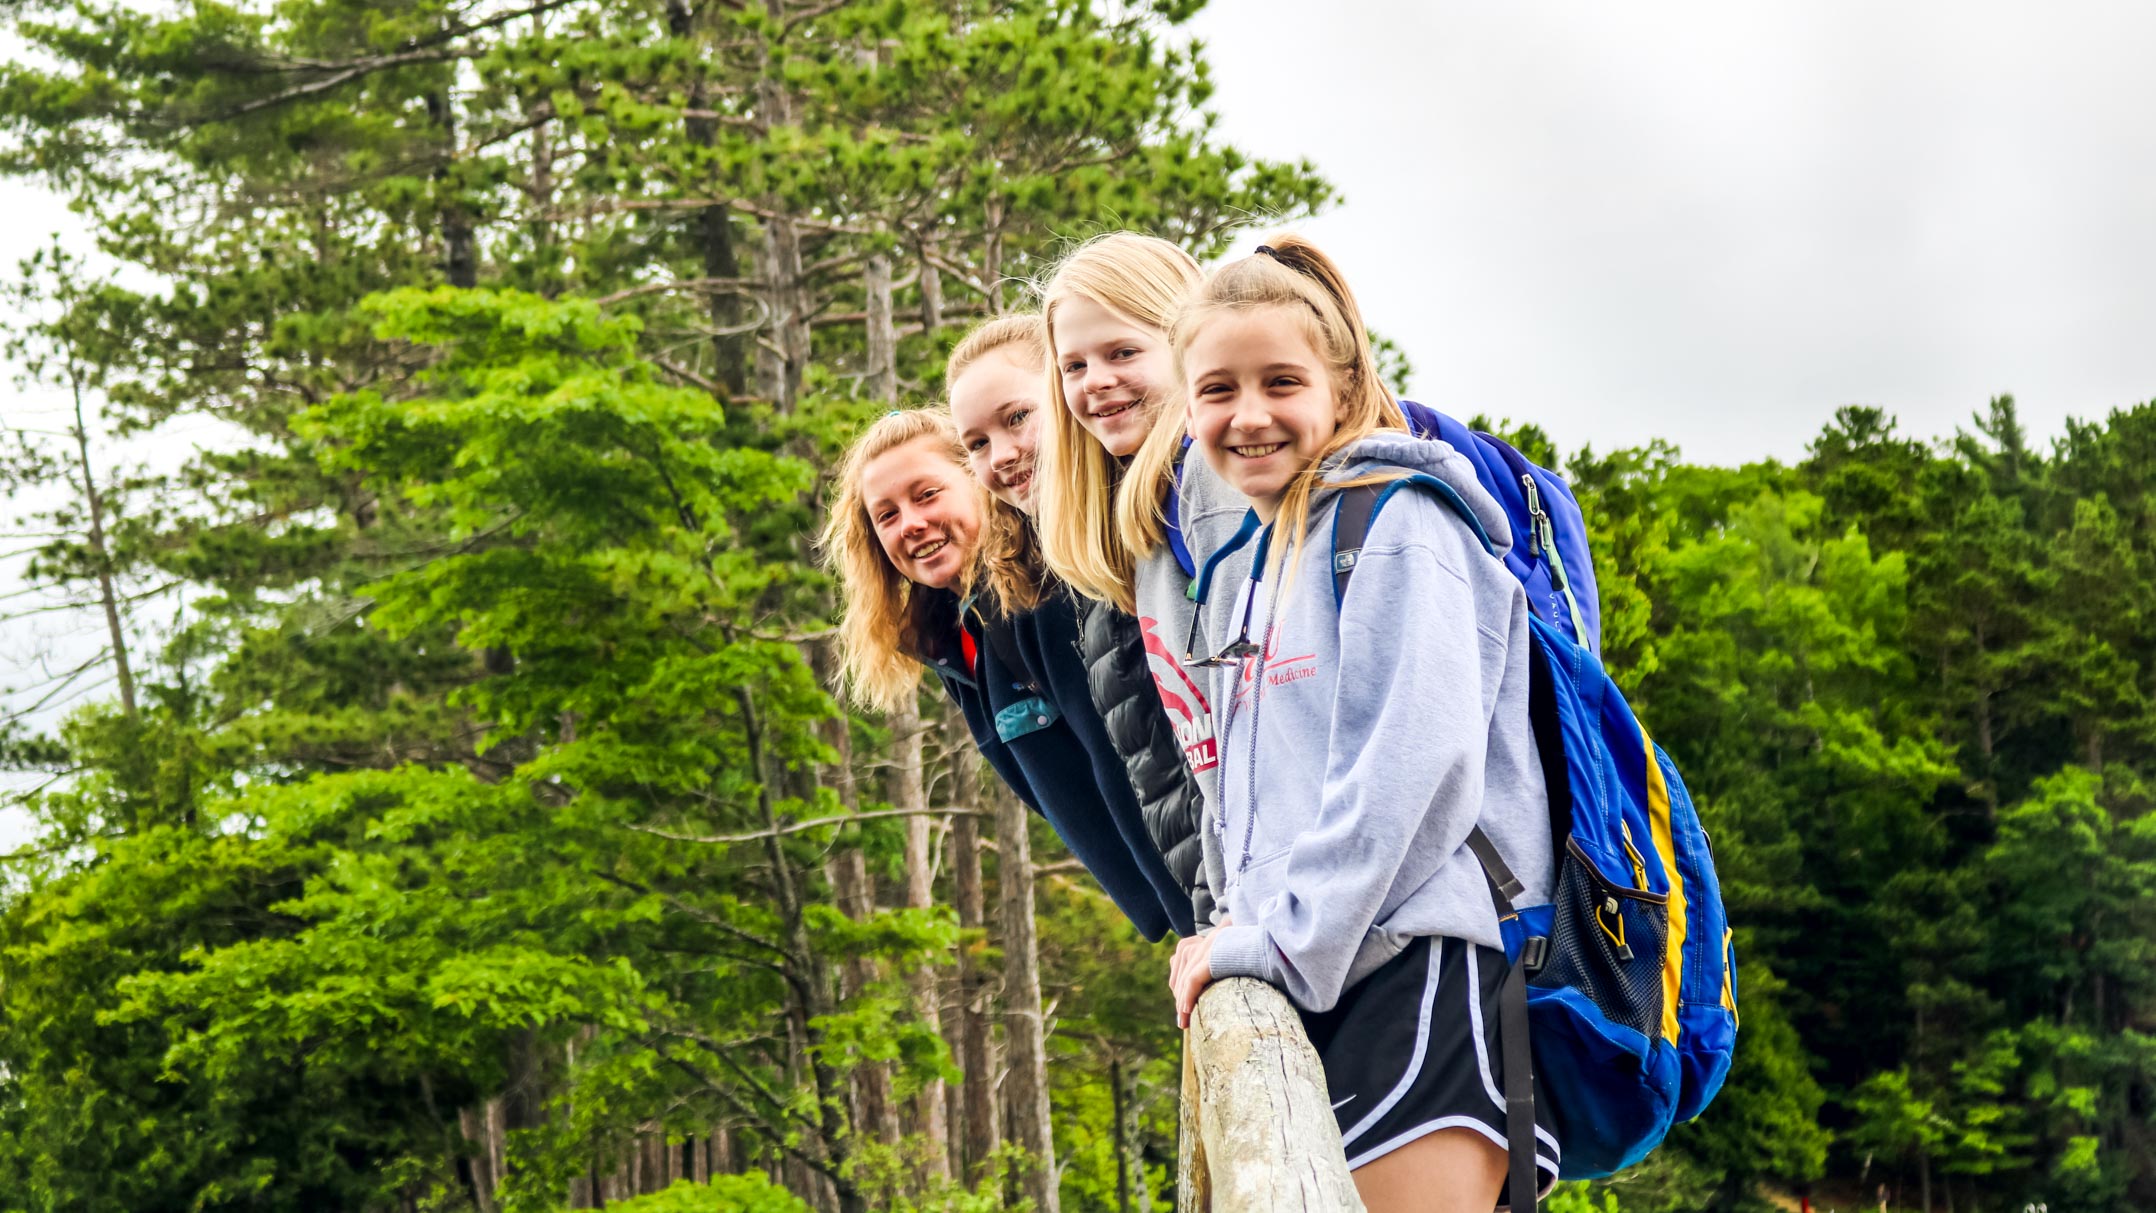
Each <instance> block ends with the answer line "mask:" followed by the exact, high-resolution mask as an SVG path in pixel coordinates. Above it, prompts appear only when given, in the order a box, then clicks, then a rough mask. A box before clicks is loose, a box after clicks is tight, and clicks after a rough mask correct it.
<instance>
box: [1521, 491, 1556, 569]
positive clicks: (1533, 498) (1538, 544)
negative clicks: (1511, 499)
mask: <svg viewBox="0 0 2156 1213" xmlns="http://www.w3.org/2000/svg"><path fill="white" fill-rule="evenodd" d="M1520 487H1521V488H1524V489H1526V490H1527V517H1528V519H1529V521H1528V523H1527V554H1528V555H1530V556H1540V555H1541V554H1542V528H1543V527H1545V526H1548V525H1549V522H1550V516H1549V515H1548V514H1545V513H1543V512H1542V494H1541V493H1540V492H1538V491H1536V489H1535V478H1534V477H1533V476H1530V475H1528V474H1527V473H1525V472H1522V473H1520Z"/></svg>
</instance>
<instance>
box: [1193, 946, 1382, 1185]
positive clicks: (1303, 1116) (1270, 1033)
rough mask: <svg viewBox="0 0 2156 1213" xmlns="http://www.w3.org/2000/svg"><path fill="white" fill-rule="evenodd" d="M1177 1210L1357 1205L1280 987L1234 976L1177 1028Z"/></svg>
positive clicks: (1210, 991)
mask: <svg viewBox="0 0 2156 1213" xmlns="http://www.w3.org/2000/svg"><path fill="white" fill-rule="evenodd" d="M1182 1115H1183V1129H1182V1138H1183V1140H1182V1149H1181V1158H1180V1161H1179V1165H1178V1168H1177V1176H1178V1182H1177V1184H1176V1191H1177V1199H1176V1207H1177V1209H1178V1210H1179V1211H1180V1213H1260V1211H1263V1213H1289V1211H1290V1210H1293V1211H1295V1213H1304V1211H1312V1210H1323V1211H1324V1213H1346V1211H1352V1213H1361V1210H1362V1207H1363V1205H1362V1200H1361V1198H1360V1197H1358V1196H1357V1195H1356V1194H1355V1181H1354V1180H1352V1179H1350V1178H1349V1177H1348V1169H1347V1157H1346V1155H1345V1154H1344V1153H1343V1152H1342V1151H1341V1149H1340V1131H1339V1128H1338V1127H1337V1126H1336V1125H1335V1124H1334V1121H1333V1113H1332V1102H1331V1099H1330V1098H1329V1097H1328V1096H1327V1095H1326V1092H1325V1069H1324V1067H1323V1066H1322V1065H1321V1064H1320V1063H1319V1061H1318V1055H1317V1050H1315V1049H1313V1048H1311V1047H1310V1040H1309V1038H1308V1037H1306V1036H1304V1035H1303V1024H1302V1020H1301V1019H1299V1018H1298V1017H1297V1016H1296V1014H1295V1008H1293V1007H1291V1006H1289V1005H1288V1000H1287V999H1286V998H1285V997H1283V996H1282V995H1281V993H1280V991H1278V990H1275V989H1274V988H1272V987H1271V986H1269V985H1266V984H1265V983H1264V982H1261V981H1252V980H1250V979H1249V978H1244V977H1231V978H1228V979H1227V980H1225V981H1219V982H1215V983H1214V984H1213V985H1211V986H1210V987H1208V988H1207V989H1206V991H1205V993H1204V994H1203V995H1202V996H1201V997H1200V998H1199V999H1198V1007H1197V1010H1196V1011H1195V1012H1194V1013H1193V1014H1192V1015H1191V1017H1190V1030H1189V1031H1188V1032H1187V1033H1185V1034H1184V1036H1183V1114H1182Z"/></svg>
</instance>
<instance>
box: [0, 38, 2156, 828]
mask: <svg viewBox="0 0 2156 1213" xmlns="http://www.w3.org/2000/svg"><path fill="white" fill-rule="evenodd" d="M1316 12H1322V13H1323V14H1324V15H1323V17H1316V16H1313V13H1316ZM1194 28H1195V30H1196V32H1197V34H1198V35H1199V36H1200V37H1201V38H1203V39H1204V40H1205V41H1206V43H1207V44H1208V46H1209V47H1210V56H1209V57H1210V60H1211V63H1212V66H1213V75H1214V79H1215V81H1216V82H1217V84H1218V92H1217V94H1216V95H1215V97H1214V99H1213V108H1214V109H1215V110H1216V111H1217V112H1218V113H1219V114H1220V116H1221V128H1222V131H1223V133H1224V135H1225V137H1226V138H1228V139H1229V140H1231V141H1232V142H1234V143H1236V144H1238V145H1240V146H1242V147H1244V148H1245V149H1248V150H1250V151H1252V152H1255V153H1258V154H1261V155H1265V156H1269V157H1276V158H1282V157H1285V158H1293V157H1307V158H1309V159H1310V160H1312V161H1314V162H1315V163H1316V164H1317V165H1318V167H1319V168H1320V169H1321V170H1322V171H1323V172H1324V173H1325V174H1326V175H1327V176H1328V177H1329V178H1330V179H1331V180H1332V181H1333V182H1334V184H1335V185H1337V186H1338V187H1339V188H1340V189H1341V191H1342V192H1343V194H1344V195H1345V202H1344V204H1343V205H1341V206H1339V207H1338V208H1337V209H1335V210H1334V211H1333V212H1332V213H1330V214H1328V215H1326V216H1325V217H1323V218H1321V219H1318V220H1316V221H1313V222H1310V223H1307V224H1305V225H1303V230H1304V232H1305V233H1306V234H1308V235H1310V236H1312V237H1313V238H1314V239H1317V240H1318V241H1320V242H1321V243H1322V244H1323V245H1324V246H1325V247H1326V248H1327V249H1328V250H1329V251H1331V252H1332V253H1334V254H1335V256H1337V257H1338V258H1339V259H1340V261H1341V262H1342V263H1343V265H1344V266H1345V268H1346V270H1347V273H1348V275H1349V278H1350V280H1351V281H1352V282H1353V283H1354V285H1355V287H1356V289H1357V291H1358V293H1359V294H1360V295H1361V296H1362V299H1363V303H1364V310H1365V312H1366V314H1367V315H1368V316H1369V317H1370V319H1371V321H1372V323H1373V324H1374V325H1375V326H1376V327H1377V328H1378V329H1379V330H1380V331H1382V332H1384V333H1385V334H1387V335H1388V336H1390V337H1392V338H1393V339H1394V340H1396V341H1398V342H1400V343H1401V344H1402V345H1403V346H1405V347H1406V349H1407V350H1408V353H1409V354H1410V356H1411V357H1412V358H1413V360H1414V363H1415V368H1416V369H1415V376H1414V382H1413V394H1414V395H1415V396H1416V397H1417V398H1418V399H1421V400H1424V401H1426V402H1428V403H1431V404H1434V405H1437V406H1438V407H1441V408H1444V409H1446V410H1448V411H1452V412H1455V413H1459V414H1463V415H1464V414H1470V413H1474V412H1478V411H1481V412H1488V413H1491V414H1494V415H1498V416H1504V417H1510V418H1513V419H1516V420H1531V421H1535V422H1538V423H1540V424H1541V425H1542V426H1543V427H1544V428H1545V429H1547V430H1548V431H1549V432H1550V433H1551V434H1552V435H1553V436H1554V437H1555V438H1556V439H1557V440H1558V442H1559V443H1560V444H1561V445H1562V446H1564V447H1566V448H1567V449H1571V448H1575V447H1577V446H1579V445H1581V444H1583V443H1591V444H1593V445H1595V446H1596V447H1598V448H1604V449H1606V448H1608V447H1611V446H1618V445H1629V444H1635V443H1640V442H1644V441H1646V440H1648V439H1650V438H1656V437H1660V438H1666V439H1670V440H1673V441H1675V442H1676V443H1678V444H1679V445H1680V446H1681V447H1682V448H1683V450H1684V452H1685V453H1686V454H1687V455H1688V456H1690V457H1691V458H1693V459H1697V460H1703V461H1711V462H1721V463H1728V462H1736V461H1741V460H1747V459H1755V458H1759V457H1762V456H1776V457H1779V458H1783V459H1791V458H1797V457H1800V456H1801V455H1802V453H1803V449H1804V445H1805V443H1806V442H1807V441H1808V440H1809V439H1810V438H1811V436H1812V435H1814V434H1815V433H1817V432H1818V429H1819V427H1820V426H1821V425H1822V424H1823V423H1824V422H1825V421H1826V420H1827V419H1828V417H1829V416H1830V415H1831V414H1832V412H1833V410H1834V409H1835V408H1836V407H1837V406H1839V405H1842V404H1848V403H1865V404H1876V405H1881V406H1884V407H1885V408H1887V409H1889V410H1890V411H1892V412H1894V413H1895V414H1897V415H1898V416H1899V417H1900V418H1901V420H1902V422H1903V424H1904V427H1905V428H1906V429H1907V430H1909V431H1910V432H1913V433H1916V434H1920V435H1923V436H1927V437H1931V436H1940V435H1945V434H1949V433H1951V432H1952V431H1953V429H1954V428H1955V427H1956V426H1957V425H1963V424H1966V422H1967V419H1968V417H1969V415H1970V414H1971V413H1972V412H1974V411H1976V410H1977V409H1979V408H1981V407H1982V406H1983V405H1984V402H1985V401H1986V400H1988V399H1989V398H1990V397H1991V396H1992V395H1994V394H1997V393H2001V392H2011V393H2013V394H2014V395H2015V396H2016V397H2017V398H2018V399H2019V400H2020V401H2021V403H2022V407H2023V415H2024V417H2025V418H2026V419H2027V421H2028V423H2029V425H2030V428H2031V429H2032V431H2034V433H2035V434H2036V435H2037V436H2038V437H2039V438H2040V439H2042V438H2048V437H2051V436H2054V435H2056V434H2058V433H2059V432H2060V431H2061V428H2062V423H2063V420H2064V418H2065V417H2066V416H2068V415H2075V416H2081V417H2100V416H2101V415H2103V414H2104V413H2106V412H2108V411H2109V410H2111V409H2113V408H2117V407H2123V406H2127V405H2131V404H2133V403H2135V402H2137V401H2141V400H2146V399H2149V398H2151V397H2156V336H2152V335H2156V71H2152V70H2150V68H2149V64H2148V56H2149V54H2150V51H2151V49H2152V48H2156V5H2150V4H2128V3H2109V4H2094V3H2072V2H2066V3H2053V4H2043V5H2038V4H2031V3H2026V2H2023V3H1995V2H1989V0H1986V2H1982V3H1952V4H1948V3H1879V2H1878V0H1873V2H1871V3H1864V4H1858V3H1850V2H1844V0H1828V2H1822V0H1805V2H1803V3H1780V4H1760V3H1735V4H1732V3H1728V2H1727V0H1724V2H1721V3H1713V4H1708V3H1696V4H1695V3H1687V4H1670V3H1643V4H1628V5H1613V4H1607V3H1592V4H1590V3H1563V4H1557V3H1539V2H1528V3H1512V4H1492V3H1487V2H1478V3H1472V4H1469V3H1459V2H1456V0H1442V2H1437V0H1422V2H1419V3H1417V2H1410V0H1351V2H1349V3H1342V4H1329V5H1323V6H1313V5H1311V4H1310V3H1308V0H1293V2H1290V0H1215V3H1214V6H1213V8H1212V9H1211V10H1210V11H1208V12H1206V13H1204V14H1201V15H1200V17H1199V18H1198V20H1197V21H1196V22H1195V26H1194ZM0 216H4V217H5V220H6V221H5V222H4V223H0V273H4V272H11V270H12V266H13V265H14V263H15V262H16V261H17V260H18V259H19V258H21V257H23V256H26V255H27V254H28V253H29V252H30V251H31V250H32V249H34V248H35V247H36V246H37V245H38V244H40V243H41V242H43V241H44V240H46V239H47V238H48V237H49V234H50V233H51V232H53V231H55V230H61V231H65V232H74V231H79V225H78V224H76V223H75V222H74V221H73V219H72V217H71V216H69V215H68V214H67V213H66V212H65V210H64V209H63V208H61V207H60V206H59V205H58V204H57V203H55V202H54V201H52V200H51V199H49V198H46V197H43V196H40V195H38V194H37V193H36V192H35V191H32V190H30V189H27V188H26V187H24V186H22V185H20V184H14V183H5V182H0ZM1255 243H1256V237H1255V236H1253V237H1252V238H1250V239H1248V240H1245V241H1244V242H1243V243H1242V245H1241V247H1242V248H1243V249H1246V250H1247V248H1248V247H1249V246H1250V245H1252V244H1255ZM9 378H12V376H11V375H10V376H9ZM0 401H4V402H5V403H4V405H0V410H4V412H5V414H6V417H7V419H8V420H9V421H11V422H14V423H16V424H22V423H23V419H24V418H25V417H26V415H28V414H29V413H30V412H32V411H33V410H48V411H46V412H45V415H44V420H46V421H48V422H50V421H52V420H54V419H55V418H54V416H53V414H52V413H51V412H50V411H49V410H51V409H53V408H54V407H55V406H58V405H60V404H62V403H63V402H62V401H60V400H59V399H57V398H56V397H53V396H51V395H43V396H22V395H18V394H17V393H16V391H15V389H14V388H13V386H12V384H11V383H0ZM12 513H13V511H12V510H8V511H5V516H12ZM12 580H13V577H12V570H11V569H7V568H0V583H7V582H11V581H12ZM78 623H81V624H82V631H81V634H79V635H77V636H75V637H74V639H73V640H72V641H70V643H73V644H76V645H78V646H80V645H90V646H92V647H91V648H90V649H89V650H88V651H92V652H94V651H95V649H94V645H95V627H94V626H90V625H92V624H94V620H92V621H87V622H85V621H63V620H50V621H47V622H46V623H43V624H41V625H40V627H41V628H51V629H68V628H74V627H75V626H76V625H77V624H78ZM7 628H8V634H7V635H6V636H4V637H0V657H7V658H12V657H15V656H18V655H19V653H20V652H21V651H23V650H24V649H26V648H28V647H35V644H36V643H42V642H43V641H45V640H47V639H49V637H47V636H43V635H38V636H33V635H31V634H29V633H28V632H26V631H25V630H24V626H23V625H21V624H9V625H7ZM0 674H5V675H6V676H7V677H6V678H5V680H6V681H16V680H17V679H16V678H15V677H14V671H12V670H5V671H0ZM19 831H20V823H19V822H11V821H9V820H6V819H5V818H4V817H0V848H4V847H6V846H8V845H12V843H13V841H14V840H15V838H16V837H17V836H19Z"/></svg>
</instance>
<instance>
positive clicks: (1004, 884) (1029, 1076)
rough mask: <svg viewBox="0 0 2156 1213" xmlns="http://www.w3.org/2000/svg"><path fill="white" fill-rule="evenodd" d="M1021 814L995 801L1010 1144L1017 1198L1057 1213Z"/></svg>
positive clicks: (1006, 795)
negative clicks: (1016, 1167)
mask: <svg viewBox="0 0 2156 1213" xmlns="http://www.w3.org/2000/svg"><path fill="white" fill-rule="evenodd" d="M1026 826H1027V822H1026V807H1025V806H1024V805H1023V804H1021V803H1019V800H1018V798H1017V797H1016V796H1013V795H1011V794H1010V792H1009V791H1008V790H999V791H998V794H997V795H996V844H997V848H998V854H997V861H996V881H997V883H998V885H1000V886H1001V888H1002V893H1003V897H1002V906H1001V910H1002V919H1003V921H1002V926H1003V999H1004V1006H1003V1016H1004V1018H1003V1023H1004V1031H1005V1033H1006V1034H1007V1035H1008V1038H1009V1060H1010V1070H1009V1072H1008V1073H1007V1074H1006V1076H1005V1078H1004V1082H1005V1084H1006V1085H1007V1087H1008V1089H1009V1094H1010V1100H1011V1121H1010V1123H1011V1140H1012V1141H1014V1142H1015V1143H1016V1144H1017V1145H1018V1146H1019V1148H1020V1149H1023V1150H1024V1151H1025V1152H1026V1153H1027V1154H1030V1155H1032V1160H1031V1161H1032V1165H1031V1166H1030V1167H1028V1168H1027V1170H1026V1173H1025V1177H1024V1179H1023V1180H1022V1181H1021V1185H1020V1191H1021V1192H1022V1193H1023V1194H1024V1195H1025V1196H1026V1197H1027V1198H1028V1199H1030V1200H1032V1201H1033V1207H1034V1209H1035V1210H1037V1211H1038V1213H1061V1208H1062V1205H1061V1202H1060V1200H1059V1199H1058V1197H1057V1192H1056V1147H1055V1139H1054V1137H1053V1136H1051V1134H1050V1129H1049V1119H1048V1047H1047V1035H1046V1032H1045V1031H1044V1028H1043V1025H1042V1022H1041V969H1040V940H1039V938H1038V937H1037V936H1036V935H1035V934H1034V929H1033V844H1032V841H1031V840H1030V839H1029V838H1027V837H1026Z"/></svg>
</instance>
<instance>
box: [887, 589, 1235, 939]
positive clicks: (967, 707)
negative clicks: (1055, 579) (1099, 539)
mask: <svg viewBox="0 0 2156 1213" xmlns="http://www.w3.org/2000/svg"><path fill="white" fill-rule="evenodd" d="M944 597H945V598H948V599H949V601H948V602H947V603H939V610H938V617H939V618H943V619H948V623H947V624H946V625H945V626H940V627H932V628H931V629H930V634H931V636H932V637H934V638H935V639H934V641H933V642H932V643H931V644H930V645H928V646H927V647H929V648H931V649H933V650H934V651H933V652H925V653H922V654H919V656H920V658H921V660H922V663H923V664H925V665H927V666H928V667H929V668H930V669H932V670H934V671H935V672H936V674H937V676H938V677H939V678H941V679H942V681H943V687H944V690H945V691H946V692H947V693H948V694H949V695H950V696H951V698H952V700H953V701H954V702H956V703H957V704H958V706H959V710H960V712H961V713H962V714H963V715H964V716H965V718H966V727H967V729H968V731H970V732H971V733H972V735H973V741H974V744H975V745H976V746H977V747H979V749H980V751H981V753H982V755H983V756H984V757H986V758H987V759H988V762H989V765H990V766H992V767H994V768H995V771H996V774H997V775H998V776H1000V777H1001V778H1002V779H1003V782H1004V783H1005V784H1007V785H1008V786H1009V787H1010V789H1011V790H1012V791H1014V792H1016V793H1017V794H1018V798H1019V799H1020V800H1023V801H1025V803H1026V805H1027V806H1028V807H1029V808H1031V809H1033V810H1034V811H1035V812H1037V813H1039V814H1040V815H1041V816H1043V817H1045V818H1047V819H1048V824H1049V825H1050V826H1052V827H1054V829H1055V832H1056V834H1057V836H1058V837H1060V838H1062V840H1063V843H1064V845H1065V846H1068V847H1069V848H1070V850H1071V854H1072V855H1074V856H1076V857H1077V859H1078V862H1080V863H1082V864H1084V865H1085V868H1086V871H1088V872H1090V873H1092V874H1093V878H1094V879H1095V880H1097V881H1099V882H1100V886H1101V888H1102V889H1103V890H1105V891H1106V892H1107V894H1108V897H1109V899H1110V900H1112V901H1114V902H1115V904H1116V908H1118V909H1120V910H1122V911H1123V913H1124V915H1125V916H1126V917H1128V918H1129V919H1130V921H1131V924H1132V925H1133V926H1135V927H1137V928H1138V931H1139V933H1140V934H1142V935H1144V936H1145V937H1146V938H1147V939H1159V938H1160V937H1161V936H1163V935H1165V934H1167V933H1168V932H1169V931H1171V930H1172V931H1175V932H1177V933H1179V934H1184V935H1188V934H1190V933H1191V932H1192V930H1193V929H1194V924H1193V923H1192V920H1191V905H1190V898H1189V896H1188V895H1187V894H1186V893H1185V892H1184V891H1183V888H1182V886H1181V885H1180V884H1179V883H1177V881H1176V879H1175V877H1174V876H1173V875H1172V874H1170V873H1169V871H1168V865H1167V864H1166V863H1165V862H1164V861H1163V860H1162V859H1161V857H1160V852H1159V850H1158V849H1157V848H1155V847H1154V845H1153V842H1152V838H1151V836H1150V835H1148V834H1147V833H1146V829H1145V823H1144V821H1143V820H1142V819H1141V818H1140V816H1139V810H1138V798H1137V795H1136V794H1135V793H1134V792H1132V791H1131V787H1130V777H1129V775H1128V773H1127V772H1126V770H1125V769H1124V766H1123V760H1122V758H1121V757H1120V756H1119V755H1118V754H1117V753H1116V751H1115V747H1114V746H1112V745H1110V744H1109V742H1108V735H1107V727H1106V725H1105V724H1103V723H1102V721H1101V718H1100V713H1099V712H1098V711H1096V710H1095V709H1094V707H1093V699H1092V695H1091V694H1090V693H1089V692H1088V691H1087V689H1086V681H1085V664H1084V661H1083V660H1082V659H1081V658H1080V656H1079V654H1078V643H1077V636H1078V624H1077V618H1076V614H1075V610H1074V608H1073V604H1072V603H1071V600H1070V597H1069V595H1068V594H1067V593H1065V592H1063V591H1061V590H1059V589H1058V590H1051V591H1050V592H1049V593H1048V594H1047V596H1046V597H1044V598H1043V600H1042V602H1041V605H1040V607H1039V608H1038V609H1037V610H1034V611H1030V612H1028V613H1026V614H1024V615H1021V616H1018V617H1017V618H1015V619H1010V620H997V621H993V622H989V621H984V620H982V618H981V617H980V615H979V613H978V612H973V611H967V612H965V613H964V620H963V626H964V627H965V628H966V629H967V630H968V631H969V632H971V633H972V634H973V638H974V648H975V650H976V652H977V654H978V663H977V665H976V666H975V668H974V669H973V670H971V671H968V670H967V669H966V663H965V660H964V657H963V654H962V649H961V647H960V642H959V633H958V628H959V627H960V626H961V621H960V612H959V610H958V602H957V599H956V598H955V597H952V596H950V595H945V596H944ZM990 628H999V629H1006V631H1005V634H1004V636H1003V637H996V636H993V635H991V633H990V632H989V629H990ZM1006 655H1008V656H1013V657H1015V658H1016V660H1017V663H1018V665H1019V667H1020V668H1018V669H1011V668H1009V663H1008V662H1007V661H1006Z"/></svg>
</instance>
